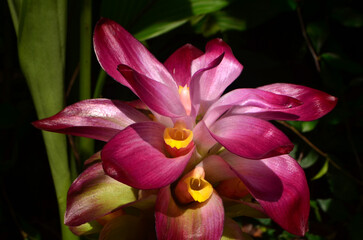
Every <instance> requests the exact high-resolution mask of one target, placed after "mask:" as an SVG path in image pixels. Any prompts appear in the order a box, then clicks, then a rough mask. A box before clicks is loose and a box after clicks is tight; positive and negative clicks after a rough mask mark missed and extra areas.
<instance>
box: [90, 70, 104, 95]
mask: <svg viewBox="0 0 363 240" xmlns="http://www.w3.org/2000/svg"><path fill="white" fill-rule="evenodd" d="M106 77H107V74H106V72H105V71H103V70H102V69H101V70H100V73H99V74H98V78H97V83H96V88H95V91H94V93H93V98H99V97H101V94H102V89H103V85H104V84H105V80H106Z"/></svg>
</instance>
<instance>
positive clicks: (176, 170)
mask: <svg viewBox="0 0 363 240" xmlns="http://www.w3.org/2000/svg"><path fill="white" fill-rule="evenodd" d="M93 42H94V50H95V53H96V56H97V59H98V61H99V63H100V65H101V66H102V68H103V69H104V70H105V71H106V72H107V73H108V74H109V75H110V76H111V77H112V78H114V79H115V80H116V81H118V82H119V83H121V84H122V85H124V86H126V87H128V88H129V89H130V90H131V91H132V92H134V93H135V94H136V95H137V96H138V97H139V98H140V100H141V101H142V103H141V104H140V102H138V103H137V104H136V103H133V104H129V103H124V102H121V101H114V100H108V99H92V100H85V101H81V102H79V103H75V104H73V105H71V106H68V107H66V108H65V109H64V110H63V111H61V112H60V113H58V114H56V115H54V116H52V117H49V118H46V119H42V120H39V121H36V122H34V123H33V124H34V125H35V126H36V127H38V128H40V129H44V130H47V131H53V132H58V133H65V134H72V135H77V136H84V137H89V138H94V139H98V140H102V141H106V142H107V143H106V145H105V146H104V148H103V150H102V151H101V159H102V167H103V171H102V170H101V169H100V164H99V165H97V168H95V167H92V166H91V167H90V169H87V170H86V171H85V172H84V173H83V174H81V175H80V177H79V178H78V179H77V180H76V181H75V182H74V183H73V184H72V186H71V189H70V191H69V195H68V205H67V214H66V217H65V222H66V224H69V225H72V226H74V225H75V224H84V223H87V222H89V221H92V220H95V219H96V218H97V217H101V216H103V215H106V214H108V213H109V212H110V211H112V210H113V209H110V207H107V206H106V205H107V204H108V202H109V201H106V200H105V201H104V202H102V200H101V199H99V198H100V197H102V196H110V192H107V191H106V192H105V191H104V190H102V189H100V190H98V191H100V192H101V193H100V194H96V195H95V197H97V199H98V203H97V204H98V210H99V211H95V212H92V211H91V209H92V207H93V204H94V203H92V202H87V201H84V199H86V198H90V197H92V196H93V195H92V194H95V193H92V194H91V193H90V192H89V191H90V190H89V189H90V188H91V187H92V184H96V186H97V187H99V186H104V185H105V183H106V182H110V181H111V180H110V179H112V181H111V182H113V181H116V182H120V184H121V185H120V186H123V187H124V186H125V185H127V186H131V187H133V188H136V189H141V190H146V189H159V190H158V197H157V201H156V208H155V211H156V212H155V217H156V233H157V236H158V237H159V238H160V239H188V238H193V236H194V237H195V236H197V237H198V239H219V238H220V237H221V235H222V232H223V221H224V212H223V211H224V210H223V204H222V199H221V198H220V197H219V196H218V194H217V192H215V193H213V194H212V197H211V199H209V200H208V201H206V202H205V203H201V204H193V205H191V206H181V205H180V204H178V202H177V201H175V200H174V199H173V197H172V195H173V194H172V191H173V186H174V185H173V183H174V182H175V181H178V179H179V178H180V177H181V176H183V175H184V174H186V172H188V171H190V170H191V169H193V168H194V167H195V166H196V165H197V164H199V165H204V169H205V172H206V179H207V180H208V179H209V180H208V181H211V182H213V183H218V182H220V181H223V180H225V179H228V178H239V179H240V180H241V181H242V182H243V183H244V184H245V185H246V187H247V189H248V191H249V192H250V194H251V195H252V196H253V198H254V199H255V200H256V201H257V202H258V203H259V204H260V207H262V208H259V207H254V206H255V205H254V204H250V203H247V202H246V203H243V201H241V204H246V206H253V207H254V208H256V209H257V210H258V211H260V212H263V214H267V215H268V216H270V217H271V218H272V219H273V220H274V221H275V222H277V223H278V224H279V225H280V226H281V227H283V228H284V229H285V230H287V231H289V232H291V233H293V234H296V235H304V234H305V232H306V231H307V222H308V215H309V209H310V207H309V189H308V186H307V182H306V178H305V175H304V172H303V170H302V169H301V167H300V166H299V165H298V164H297V163H296V161H295V160H294V159H292V158H291V157H289V156H288V155H287V154H288V153H289V152H290V151H291V150H292V149H293V144H292V143H291V142H290V140H289V139H288V138H287V137H286V136H285V135H284V133H283V132H281V131H280V130H279V129H277V128H276V127H275V126H274V125H273V124H271V123H270V122H268V121H269V120H301V121H310V120H315V119H318V118H320V117H322V116H324V115H325V114H327V113H328V112H330V111H331V110H332V109H333V108H334V107H335V105H336V102H337V99H336V98H335V97H333V96H331V95H328V94H326V93H324V92H321V91H319V90H315V89H312V88H309V87H304V86H300V85H295V84H285V83H276V84H271V85H267V86H262V87H260V88H258V89H248V88H243V89H236V90H233V91H231V92H229V93H226V94H224V95H222V94H223V92H224V91H225V89H226V88H227V87H228V86H229V85H230V84H231V83H232V82H233V81H234V80H235V79H236V78H237V77H238V76H239V75H240V73H241V71H242V69H243V66H242V65H241V64H240V63H239V62H238V60H237V59H236V58H235V57H234V55H233V53H232V50H231V48H230V47H229V46H228V45H227V44H226V43H225V42H224V41H223V40H221V39H214V40H211V41H209V42H208V43H207V45H206V48H205V52H202V51H201V50H199V49H197V48H195V47H194V46H192V45H190V44H187V45H184V46H182V47H181V48H179V49H178V50H177V51H175V52H174V53H173V54H172V55H171V56H170V57H169V58H168V59H167V60H166V62H165V63H164V64H162V63H160V62H159V61H158V60H157V59H156V58H155V57H154V56H153V55H152V54H151V53H150V52H149V51H148V50H147V49H146V48H145V47H144V46H143V45H142V44H141V43H140V42H139V41H137V40H136V39H135V38H134V37H133V36H132V35H131V34H129V33H128V32H127V31H126V30H125V29H123V28H122V27H121V26H120V25H119V24H117V23H116V22H114V21H112V20H109V19H105V18H103V19H101V20H100V21H99V22H98V23H97V25H96V27H95V31H94V39H93ZM181 89H184V90H183V91H184V93H183V94H184V95H183V96H182V95H181V93H180V90H181ZM188 98H190V99H188ZM187 100H190V101H187ZM188 104H190V106H187V105H188ZM132 106H142V108H143V110H144V111H145V109H147V110H146V111H149V115H148V116H146V115H144V114H143V113H141V111H139V110H138V109H136V108H134V107H132ZM150 116H152V117H151V118H150ZM180 123H182V124H183V126H185V128H186V129H188V130H190V131H192V132H193V134H194V135H193V140H192V141H193V143H194V145H193V147H190V148H188V151H187V152H186V153H183V154H182V155H181V156H177V157H171V155H170V154H169V153H168V151H167V150H166V148H165V142H164V138H163V133H164V131H165V129H166V128H172V127H173V126H176V124H180ZM217 169H218V171H216V170H217ZM96 170H97V171H96ZM85 173H89V174H88V175H87V174H85ZM104 174H107V175H108V176H107V175H104ZM97 176H98V177H99V178H98V180H96V178H97ZM100 176H101V178H100ZM106 176H107V177H106ZM110 177H111V178H110ZM93 178H95V179H93ZM113 183H114V182H113ZM83 185H84V187H83V188H82V186H83ZM114 186H117V184H114ZM99 188H101V187H99ZM87 189H88V190H87ZM90 194H91V195H90ZM132 201H136V200H135V199H133V200H132ZM132 201H131V200H130V202H132ZM238 201H239V200H238ZM111 203H112V205H111V206H115V208H116V207H120V206H121V207H122V206H123V205H124V204H125V203H124V202H122V201H121V200H120V202H117V201H116V202H114V201H111ZM108 206H110V205H108ZM94 207H96V206H94ZM111 208H113V207H111ZM78 213H79V216H78V215H77V214H78ZM214 213H218V214H214ZM176 216H177V217H176ZM124 218H127V217H124ZM123 221H124V220H122V221H121V222H123ZM188 221H192V222H191V223H190V224H184V223H187V222H188ZM228 221H229V222H228V224H227V225H225V227H228V226H229V227H230V228H231V229H234V226H235V225H234V223H233V222H232V223H231V220H228ZM181 223H183V224H181ZM192 223H193V224H194V225H193V224H192ZM198 224H199V225H198ZM112 226H114V225H112ZM105 229H111V228H105ZM112 229H113V228H112ZM225 230H226V229H225ZM105 231H106V230H105ZM231 231H232V230H231ZM233 231H234V233H236V234H240V233H239V232H238V231H236V230H233ZM105 234H106V233H105ZM101 235H102V234H101ZM106 235H107V234H106Z"/></svg>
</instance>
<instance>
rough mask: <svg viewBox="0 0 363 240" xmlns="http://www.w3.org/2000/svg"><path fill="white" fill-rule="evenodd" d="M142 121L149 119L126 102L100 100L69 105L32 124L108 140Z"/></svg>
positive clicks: (49, 129)
mask: <svg viewBox="0 0 363 240" xmlns="http://www.w3.org/2000/svg"><path fill="white" fill-rule="evenodd" d="M141 121H150V119H148V118H147V117H146V116H145V115H144V114H142V113H141V112H139V111H137V110H136V109H134V108H132V107H130V106H128V105H127V104H125V103H122V102H120V101H116V100H109V99H101V98H99V99H89V100H83V101H80V102H78V103H75V104H72V105H70V106H68V107H66V108H65V109H63V110H62V111H61V112H59V113H58V114H56V115H54V116H52V117H49V118H45V119H41V120H38V121H35V122H33V125H34V126H35V127H37V128H39V129H42V130H46V131H51V132H58V133H65V134H70V135H76V136H82V137H88V138H94V139H97V140H101V141H108V140H109V139H110V138H112V137H113V136H114V135H116V134H117V133H118V132H119V131H121V130H122V129H124V128H125V127H127V126H128V125H130V124H133V123H135V122H141Z"/></svg>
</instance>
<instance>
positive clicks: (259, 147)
mask: <svg viewBox="0 0 363 240" xmlns="http://www.w3.org/2000/svg"><path fill="white" fill-rule="evenodd" d="M210 133H211V135H212V136H213V137H214V138H215V139H216V140H217V141H218V142H219V143H220V144H222V145H223V146H224V147H225V148H226V149H228V150H229V151H230V152H232V153H234V154H236V155H238V156H241V157H245V158H249V159H261V158H266V157H272V156H276V155H281V154H286V153H289V152H290V151H291V150H292V149H293V148H294V145H293V144H292V143H291V142H290V140H289V139H288V138H287V137H286V136H285V134H284V133H282V132H281V131H280V130H278V129H277V128H276V127H275V126H274V125H272V124H271V123H269V122H267V121H264V120H261V119H258V118H254V117H250V116H244V115H236V116H229V117H224V118H221V119H219V120H218V121H216V122H215V123H214V124H212V126H211V127H210Z"/></svg>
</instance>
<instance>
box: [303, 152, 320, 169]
mask: <svg viewBox="0 0 363 240" xmlns="http://www.w3.org/2000/svg"><path fill="white" fill-rule="evenodd" d="M318 158H319V155H318V154H317V153H316V152H315V151H314V150H310V151H309V153H308V154H307V155H306V156H305V157H303V159H302V160H301V162H300V166H301V167H302V168H308V167H311V166H312V165H314V163H316V161H317V160H318Z"/></svg>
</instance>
